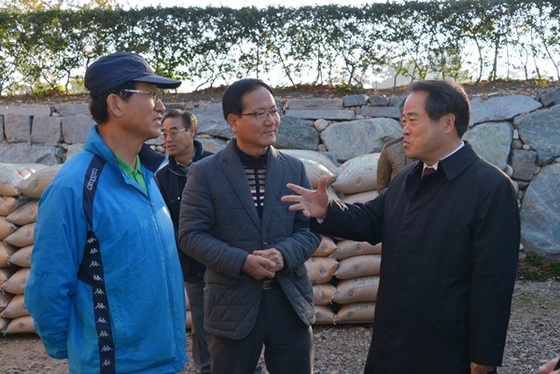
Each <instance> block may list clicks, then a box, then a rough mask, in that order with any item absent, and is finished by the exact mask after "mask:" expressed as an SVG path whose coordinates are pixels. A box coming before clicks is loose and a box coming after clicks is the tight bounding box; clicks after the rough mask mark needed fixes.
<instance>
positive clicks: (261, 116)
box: [241, 108, 280, 121]
mask: <svg viewBox="0 0 560 374" xmlns="http://www.w3.org/2000/svg"><path fill="white" fill-rule="evenodd" d="M269 114H270V116H271V117H272V118H276V117H278V116H280V113H279V112H278V108H274V109H270V110H257V111H256V112H252V113H241V115H242V116H249V117H253V118H255V119H256V120H257V121H264V120H265V119H267V118H268V115H269Z"/></svg>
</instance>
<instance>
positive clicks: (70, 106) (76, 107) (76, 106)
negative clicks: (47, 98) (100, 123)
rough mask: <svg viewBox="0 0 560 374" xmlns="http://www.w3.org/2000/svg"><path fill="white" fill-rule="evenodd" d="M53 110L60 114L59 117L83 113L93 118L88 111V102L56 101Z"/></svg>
mask: <svg viewBox="0 0 560 374" xmlns="http://www.w3.org/2000/svg"><path fill="white" fill-rule="evenodd" d="M54 110H56V112H57V113H58V114H60V116H61V117H70V116H75V115H78V114H83V115H85V116H88V117H90V118H91V119H92V120H93V117H92V116H91V112H90V111H89V104H84V103H58V104H55V105H54Z"/></svg>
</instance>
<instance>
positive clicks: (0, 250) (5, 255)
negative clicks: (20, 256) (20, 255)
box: [0, 242, 18, 268]
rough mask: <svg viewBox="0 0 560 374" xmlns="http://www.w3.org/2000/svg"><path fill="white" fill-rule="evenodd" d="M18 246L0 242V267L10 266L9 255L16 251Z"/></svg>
mask: <svg viewBox="0 0 560 374" xmlns="http://www.w3.org/2000/svg"><path fill="white" fill-rule="evenodd" d="M17 250H18V248H16V247H14V246H13V245H10V244H8V243H4V242H0V268H7V267H8V266H10V257H11V256H12V255H13V254H14V253H16V251H17Z"/></svg>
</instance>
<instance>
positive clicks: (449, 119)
mask: <svg viewBox="0 0 560 374" xmlns="http://www.w3.org/2000/svg"><path fill="white" fill-rule="evenodd" d="M441 119H442V120H443V125H444V131H445V132H446V133H449V132H451V131H455V132H456V131H457V128H456V126H455V114H453V113H447V114H446V115H444V116H443V117H442V118H441Z"/></svg>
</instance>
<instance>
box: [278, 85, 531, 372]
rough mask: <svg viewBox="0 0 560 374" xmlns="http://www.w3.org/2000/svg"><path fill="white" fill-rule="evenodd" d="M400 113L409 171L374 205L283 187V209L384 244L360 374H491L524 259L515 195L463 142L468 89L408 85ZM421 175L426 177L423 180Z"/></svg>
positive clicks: (338, 233) (325, 230)
mask: <svg viewBox="0 0 560 374" xmlns="http://www.w3.org/2000/svg"><path fill="white" fill-rule="evenodd" d="M409 89H410V94H409V96H408V97H407V99H406V102H405V104H404V110H403V117H402V118H403V130H402V134H403V137H404V139H403V144H404V148H405V151H406V156H407V157H408V158H410V159H415V160H419V161H417V162H414V163H412V164H410V165H408V166H406V167H405V168H404V169H403V170H402V171H401V172H400V173H399V174H398V175H397V176H396V177H395V179H394V180H393V181H392V182H391V184H390V185H389V187H388V188H387V189H386V190H385V191H384V192H382V193H381V194H380V195H379V196H378V197H377V198H376V199H374V200H371V201H368V202H366V203H365V204H354V205H347V204H344V203H342V202H339V201H329V198H328V196H327V193H326V179H321V180H320V182H319V187H318V189H317V190H315V191H312V190H308V189H305V188H302V187H300V186H296V185H289V186H288V187H289V188H290V189H292V190H293V191H294V192H296V193H297V194H298V195H292V196H284V197H283V198H282V201H284V202H291V203H293V204H292V205H291V207H290V209H293V210H302V211H303V212H304V214H305V215H306V216H308V217H314V218H317V221H315V222H313V221H312V225H313V224H315V226H314V227H313V226H312V228H313V229H314V230H315V231H316V232H318V233H322V234H328V235H331V236H335V237H345V238H348V239H353V240H359V241H368V242H370V243H372V244H375V243H378V242H380V241H383V254H382V263H381V275H380V284H379V291H378V294H377V304H376V309H375V317H374V329H373V337H372V343H371V346H370V351H369V354H368V358H367V362H366V367H365V373H375V374H383V373H389V374H399V373H426V374H428V373H453V374H469V373H470V374H475V373H476V374H478V373H492V372H496V367H497V366H499V365H501V363H502V356H503V351H504V345H505V339H506V332H507V328H508V323H509V315H510V307H511V298H512V294H513V286H514V284H515V276H516V270H517V261H518V254H519V240H520V222H519V211H518V206H517V198H516V194H515V190H514V188H513V186H512V184H511V181H510V180H509V178H508V177H507V176H506V175H505V174H503V173H502V172H501V171H500V170H498V169H497V168H495V167H494V166H492V165H490V164H489V163H487V162H485V161H484V160H482V159H481V158H479V157H478V156H477V155H476V153H475V152H474V150H473V149H472V148H471V146H470V145H469V144H468V143H466V142H464V141H462V140H461V139H462V136H463V134H464V133H465V131H466V130H467V127H468V124H469V118H470V104H469V101H468V98H467V95H466V94H465V92H464V90H463V88H462V87H461V86H459V85H457V84H454V83H451V82H447V81H438V80H434V81H418V82H414V83H412V84H411V85H410V87H409ZM426 169H428V170H426Z"/></svg>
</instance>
